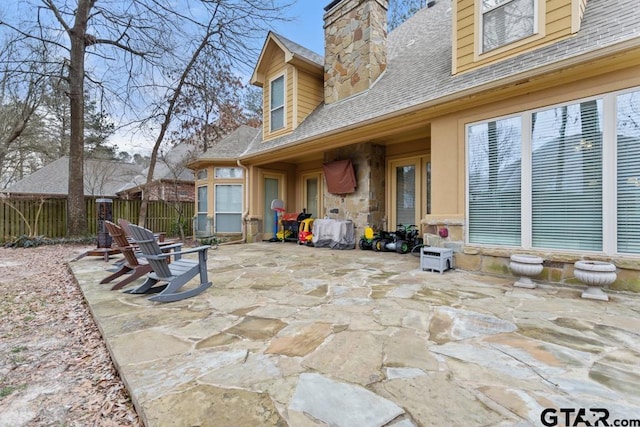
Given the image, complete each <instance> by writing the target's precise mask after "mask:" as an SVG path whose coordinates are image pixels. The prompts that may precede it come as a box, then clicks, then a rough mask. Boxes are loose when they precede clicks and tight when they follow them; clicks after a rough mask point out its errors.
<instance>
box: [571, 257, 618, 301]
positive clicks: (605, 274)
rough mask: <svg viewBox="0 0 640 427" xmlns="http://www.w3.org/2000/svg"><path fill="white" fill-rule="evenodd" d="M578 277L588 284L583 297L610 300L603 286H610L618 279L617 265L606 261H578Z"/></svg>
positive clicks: (575, 269) (575, 266)
mask: <svg viewBox="0 0 640 427" xmlns="http://www.w3.org/2000/svg"><path fill="white" fill-rule="evenodd" d="M574 274H575V276H576V279H578V280H580V281H581V282H582V283H584V284H585V285H587V289H586V290H585V291H584V292H583V293H582V298H587V299H595V300H600V301H609V296H608V295H607V294H605V293H604V292H603V291H602V289H601V287H604V286H609V285H610V284H612V283H613V282H615V281H616V278H617V277H618V276H617V274H616V266H615V265H613V264H611V263H610V262H604V261H577V262H576V263H575V264H574Z"/></svg>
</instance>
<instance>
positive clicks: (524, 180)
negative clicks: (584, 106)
mask: <svg viewBox="0 0 640 427" xmlns="http://www.w3.org/2000/svg"><path fill="white" fill-rule="evenodd" d="M638 91H640V87H634V88H628V89H624V90H619V91H615V92H607V93H604V94H600V95H596V96H591V97H586V98H580V99H574V100H569V101H566V102H562V103H557V104H552V105H546V106H543V107H540V108H536V109H531V110H526V111H523V112H520V113H517V114H508V115H503V116H497V117H490V118H487V119H484V120H479V121H474V122H470V123H466V124H465V136H464V138H465V218H466V222H467V224H468V219H469V155H468V153H469V139H468V134H469V127H471V126H475V125H479V124H483V123H487V122H490V121H498V120H503V119H507V118H511V117H518V116H519V117H520V118H521V124H522V130H521V137H522V148H521V150H522V154H521V174H522V175H521V220H522V221H521V246H517V247H513V246H507V245H504V246H497V245H490V244H478V243H469V227H468V226H467V227H465V233H464V234H465V236H464V239H465V245H468V246H473V247H486V248H502V249H524V250H543V251H545V252H549V253H565V252H567V251H569V252H576V253H585V254H598V255H607V256H630V254H628V253H619V252H618V244H617V243H618V242H617V230H618V224H617V204H618V203H617V202H618V200H617V194H618V188H617V178H616V177H617V120H618V119H617V118H618V115H617V97H618V96H620V95H624V94H626V93H632V92H638ZM593 100H602V102H603V108H602V114H603V120H602V122H603V128H602V133H603V139H602V141H603V144H602V145H603V149H602V167H603V174H602V190H603V191H602V194H603V195H602V222H603V224H602V230H603V236H602V251H585V250H582V251H577V250H569V249H553V248H534V247H533V246H532V238H533V236H532V215H531V210H532V199H531V197H532V196H531V191H532V153H531V117H532V115H533V114H534V113H537V112H542V111H546V110H549V109H553V108H558V107H562V106H566V105H574V104H580V103H582V102H587V101H593ZM525 130H526V131H525ZM607 230H609V232H607ZM612 230H613V231H612ZM631 256H635V255H631Z"/></svg>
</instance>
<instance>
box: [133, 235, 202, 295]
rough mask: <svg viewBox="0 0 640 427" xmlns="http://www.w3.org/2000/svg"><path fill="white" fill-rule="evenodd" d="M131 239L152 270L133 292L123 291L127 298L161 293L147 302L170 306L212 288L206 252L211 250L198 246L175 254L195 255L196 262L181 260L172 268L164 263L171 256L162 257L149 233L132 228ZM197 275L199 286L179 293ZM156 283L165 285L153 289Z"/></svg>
mask: <svg viewBox="0 0 640 427" xmlns="http://www.w3.org/2000/svg"><path fill="white" fill-rule="evenodd" d="M129 228H130V230H131V237H132V238H133V240H134V242H135V243H136V244H137V245H138V247H139V248H140V255H141V256H143V257H144V258H146V259H147V261H148V262H149V265H150V266H151V270H152V271H151V272H150V273H149V274H148V275H147V280H145V282H144V283H143V284H142V285H140V286H138V287H137V288H135V289H132V290H128V291H125V292H127V293H130V294H147V293H154V292H157V291H158V290H159V289H161V291H160V293H158V294H157V295H154V296H152V297H151V298H149V300H151V301H160V302H172V301H178V300H181V299H185V298H189V297H192V296H195V295H198V294H199V293H201V292H202V291H204V290H205V289H207V288H209V287H210V286H211V282H209V281H208V279H207V250H208V249H209V248H210V247H211V246H208V245H206V246H199V247H197V248H193V249H187V250H182V251H179V252H174V254H180V255H184V254H188V253H197V254H198V261H193V260H188V259H184V258H180V259H176V260H175V261H173V262H172V263H171V264H169V263H168V262H167V259H168V258H169V256H171V254H167V253H163V252H162V250H161V248H160V245H159V244H158V242H157V241H156V239H155V237H154V236H153V232H151V230H147V229H146V228H143V227H139V226H137V225H133V224H131V225H130V226H129ZM198 274H199V275H200V283H199V284H198V285H197V286H196V287H195V288H191V289H188V290H186V291H182V292H178V290H180V289H181V288H182V287H183V286H184V285H185V284H187V282H189V281H190V280H191V279H192V278H194V277H195V276H196V275H198ZM158 282H167V284H166V285H162V286H158V287H154V286H155V285H156V284H157V283H158Z"/></svg>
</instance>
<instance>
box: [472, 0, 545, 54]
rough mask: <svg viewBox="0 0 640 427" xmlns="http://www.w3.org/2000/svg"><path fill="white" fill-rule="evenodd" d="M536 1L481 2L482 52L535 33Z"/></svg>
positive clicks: (489, 0)
mask: <svg viewBox="0 0 640 427" xmlns="http://www.w3.org/2000/svg"><path fill="white" fill-rule="evenodd" d="M536 1H537V0H482V5H481V8H482V51H483V52H487V51H489V50H491V49H496V48H498V47H500V46H504V45H506V44H509V43H513V42H515V41H518V40H520V39H522V38H525V37H528V36H530V35H532V34H534V32H535V26H536Z"/></svg>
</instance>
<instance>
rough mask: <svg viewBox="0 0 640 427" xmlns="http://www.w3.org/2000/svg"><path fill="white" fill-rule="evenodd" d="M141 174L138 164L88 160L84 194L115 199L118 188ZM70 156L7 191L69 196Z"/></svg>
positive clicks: (23, 193) (22, 195)
mask: <svg viewBox="0 0 640 427" xmlns="http://www.w3.org/2000/svg"><path fill="white" fill-rule="evenodd" d="M139 173H140V167H139V166H138V165H134V164H130V163H122V162H115V161H110V160H96V159H85V161H84V195H85V196H86V197H106V198H116V197H117V194H116V193H117V192H118V190H119V189H120V188H121V187H122V186H123V185H125V184H126V183H127V182H129V181H130V180H132V179H133V178H134V177H135V176H136V175H137V174H139ZM68 186H69V157H66V156H65V157H61V158H59V159H57V160H55V161H53V162H51V163H49V164H48V165H46V166H44V167H42V168H40V169H38V170H37V171H35V172H34V173H32V174H30V175H28V176H26V177H25V178H23V179H21V180H20V181H18V182H16V183H15V184H13V185H12V186H10V187H8V188H7V189H6V190H4V193H5V194H7V195H10V196H13V197H35V196H37V197H40V196H42V197H51V198H55V197H67V194H68Z"/></svg>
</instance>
